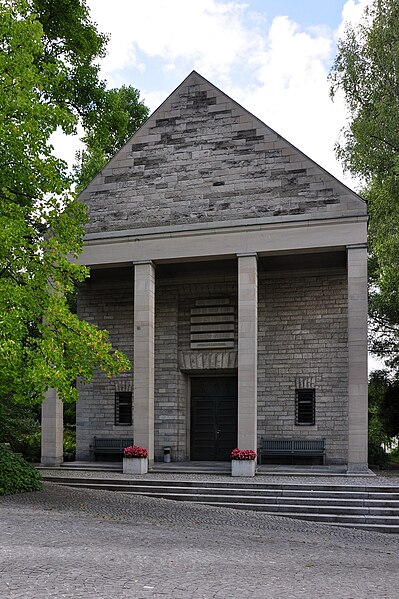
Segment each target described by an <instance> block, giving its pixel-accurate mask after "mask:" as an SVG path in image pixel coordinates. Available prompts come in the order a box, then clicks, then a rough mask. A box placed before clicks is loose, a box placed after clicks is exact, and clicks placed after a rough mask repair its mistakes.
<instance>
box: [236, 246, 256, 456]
mask: <svg viewBox="0 0 399 599" xmlns="http://www.w3.org/2000/svg"><path fill="white" fill-rule="evenodd" d="M257 362H258V265H257V256H256V254H238V447H240V448H241V449H253V450H254V451H256V449H257V430H258V427H257V387H258V384H257V383H258V381H257V377H258V364H257Z"/></svg>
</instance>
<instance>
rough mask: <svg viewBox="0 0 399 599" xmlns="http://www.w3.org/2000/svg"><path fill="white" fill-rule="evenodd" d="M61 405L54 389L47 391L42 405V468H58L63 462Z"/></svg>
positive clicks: (62, 417) (62, 416)
mask: <svg viewBox="0 0 399 599" xmlns="http://www.w3.org/2000/svg"><path fill="white" fill-rule="evenodd" d="M63 435H64V415H63V403H62V401H61V400H60V399H59V397H58V393H57V391H56V389H48V390H47V392H46V394H45V397H44V401H43V403H42V457H41V464H42V466H59V465H60V464H61V463H62V462H63V461H64V460H63Z"/></svg>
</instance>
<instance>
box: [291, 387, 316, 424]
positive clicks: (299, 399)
mask: <svg viewBox="0 0 399 599" xmlns="http://www.w3.org/2000/svg"><path fill="white" fill-rule="evenodd" d="M315 404H316V391H315V389H296V390H295V424H297V425H302V426H312V425H314V424H315Z"/></svg>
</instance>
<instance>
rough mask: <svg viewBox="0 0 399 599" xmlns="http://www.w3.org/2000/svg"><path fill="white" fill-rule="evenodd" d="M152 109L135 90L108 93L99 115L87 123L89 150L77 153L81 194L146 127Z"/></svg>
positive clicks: (118, 90) (128, 88)
mask: <svg viewBox="0 0 399 599" xmlns="http://www.w3.org/2000/svg"><path fill="white" fill-rule="evenodd" d="M147 117H148V108H147V107H146V106H145V105H144V103H143V102H142V101H140V92H139V91H138V90H137V89H135V88H134V87H132V86H130V85H129V86H124V85H123V86H122V87H120V88H118V89H110V90H106V92H105V96H104V102H103V103H102V106H101V108H100V111H99V112H96V113H94V112H92V113H91V114H90V115H89V116H88V118H87V121H86V134H85V135H84V137H83V138H82V141H83V142H84V143H85V145H86V149H85V150H83V151H81V152H78V153H77V156H76V158H77V163H76V165H75V167H74V171H75V176H76V181H77V185H78V190H81V189H83V188H84V187H85V186H86V185H87V184H88V183H89V182H90V181H91V180H92V179H93V177H94V176H95V175H96V174H97V173H98V172H99V171H100V170H101V169H102V168H103V167H104V165H105V164H106V163H107V162H108V160H110V159H111V158H112V156H113V155H114V154H116V152H117V151H118V150H119V149H120V148H121V147H122V146H123V144H124V143H125V142H126V141H127V140H128V138H129V137H130V136H131V135H132V134H133V133H134V132H135V131H136V130H137V129H138V128H139V127H140V126H141V125H142V124H143V123H144V121H145V120H146V118H147Z"/></svg>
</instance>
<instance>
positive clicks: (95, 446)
mask: <svg viewBox="0 0 399 599" xmlns="http://www.w3.org/2000/svg"><path fill="white" fill-rule="evenodd" d="M130 445H133V439H132V438H123V437H122V438H121V437H94V439H93V443H92V444H91V446H90V451H91V452H92V453H93V454H94V455H95V456H96V455H97V454H108V455H115V454H120V455H123V450H124V448H125V447H129V446H130Z"/></svg>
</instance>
